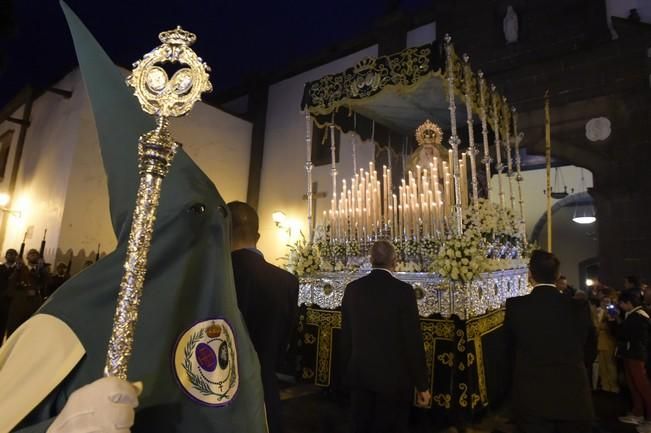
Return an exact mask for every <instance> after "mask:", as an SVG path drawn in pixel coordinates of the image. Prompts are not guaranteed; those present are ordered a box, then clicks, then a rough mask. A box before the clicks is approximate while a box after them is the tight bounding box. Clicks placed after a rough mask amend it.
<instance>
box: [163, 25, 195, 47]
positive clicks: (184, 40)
mask: <svg viewBox="0 0 651 433" xmlns="http://www.w3.org/2000/svg"><path fill="white" fill-rule="evenodd" d="M158 39H160V41H161V42H162V43H164V44H169V45H185V46H187V47H189V46H190V45H192V44H194V43H195V41H196V40H197V35H195V34H194V33H192V32H189V31H187V30H183V29H182V28H181V26H177V27H176V28H175V29H174V30H167V31H165V32H161V33H159V34H158Z"/></svg>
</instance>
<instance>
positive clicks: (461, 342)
mask: <svg viewBox="0 0 651 433" xmlns="http://www.w3.org/2000/svg"><path fill="white" fill-rule="evenodd" d="M465 335H466V334H465V332H463V329H457V337H459V341H458V342H457V350H458V351H459V352H465V351H466V339H465Z"/></svg>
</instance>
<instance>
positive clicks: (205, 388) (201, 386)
mask: <svg viewBox="0 0 651 433" xmlns="http://www.w3.org/2000/svg"><path fill="white" fill-rule="evenodd" d="M204 337H205V330H204V329H203V328H202V329H200V330H198V331H197V332H195V333H194V334H192V335H191V336H190V338H189V339H188V342H187V344H186V345H185V350H184V355H185V356H184V358H183V369H184V370H185V372H186V374H187V375H188V379H189V380H190V383H191V384H192V387H193V388H194V389H196V390H197V391H199V392H200V393H201V394H202V395H205V396H210V395H214V396H216V397H217V398H219V399H220V400H224V399H228V398H230V397H229V395H228V392H229V391H230V390H231V389H232V388H233V386H234V385H235V381H236V380H237V372H236V365H237V364H236V362H237V361H236V360H235V353H234V351H233V341H232V339H231V335H230V332H224V338H225V339H226V345H227V347H228V356H229V358H230V359H231V360H232V362H233V363H234V364H233V365H232V367H231V368H230V371H229V373H228V378H227V380H228V386H227V388H226V390H225V391H224V392H215V391H214V390H213V389H212V387H211V386H210V383H208V381H207V380H206V379H204V378H203V376H202V375H201V374H197V373H194V372H193V371H192V361H191V359H192V354H193V352H194V348H195V347H196V345H197V344H198V343H199V342H200V341H201V340H202V339H203V338H204Z"/></svg>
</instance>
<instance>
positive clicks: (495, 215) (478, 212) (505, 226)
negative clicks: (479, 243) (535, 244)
mask: <svg viewBox="0 0 651 433" xmlns="http://www.w3.org/2000/svg"><path fill="white" fill-rule="evenodd" d="M478 203H479V206H478V207H477V208H476V209H475V208H474V207H472V206H470V207H468V209H466V211H465V212H464V217H463V218H464V221H466V223H465V226H466V228H467V229H473V228H474V229H476V230H478V231H479V232H480V233H481V234H482V235H483V236H484V237H486V238H488V237H501V236H508V237H518V236H519V224H518V221H517V219H516V217H515V214H514V213H513V211H512V210H511V209H507V208H505V207H502V206H500V205H499V204H497V203H493V202H491V201H490V200H486V199H483V198H481V199H479V202H478Z"/></svg>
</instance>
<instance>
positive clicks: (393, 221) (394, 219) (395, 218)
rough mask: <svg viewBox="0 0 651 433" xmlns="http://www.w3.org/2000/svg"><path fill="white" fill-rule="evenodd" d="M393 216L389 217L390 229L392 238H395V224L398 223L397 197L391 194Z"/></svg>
mask: <svg viewBox="0 0 651 433" xmlns="http://www.w3.org/2000/svg"><path fill="white" fill-rule="evenodd" d="M393 212H394V213H393V215H392V217H391V227H392V230H393V237H394V238H395V237H396V223H397V222H398V213H397V212H398V197H396V195H395V194H393Z"/></svg>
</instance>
